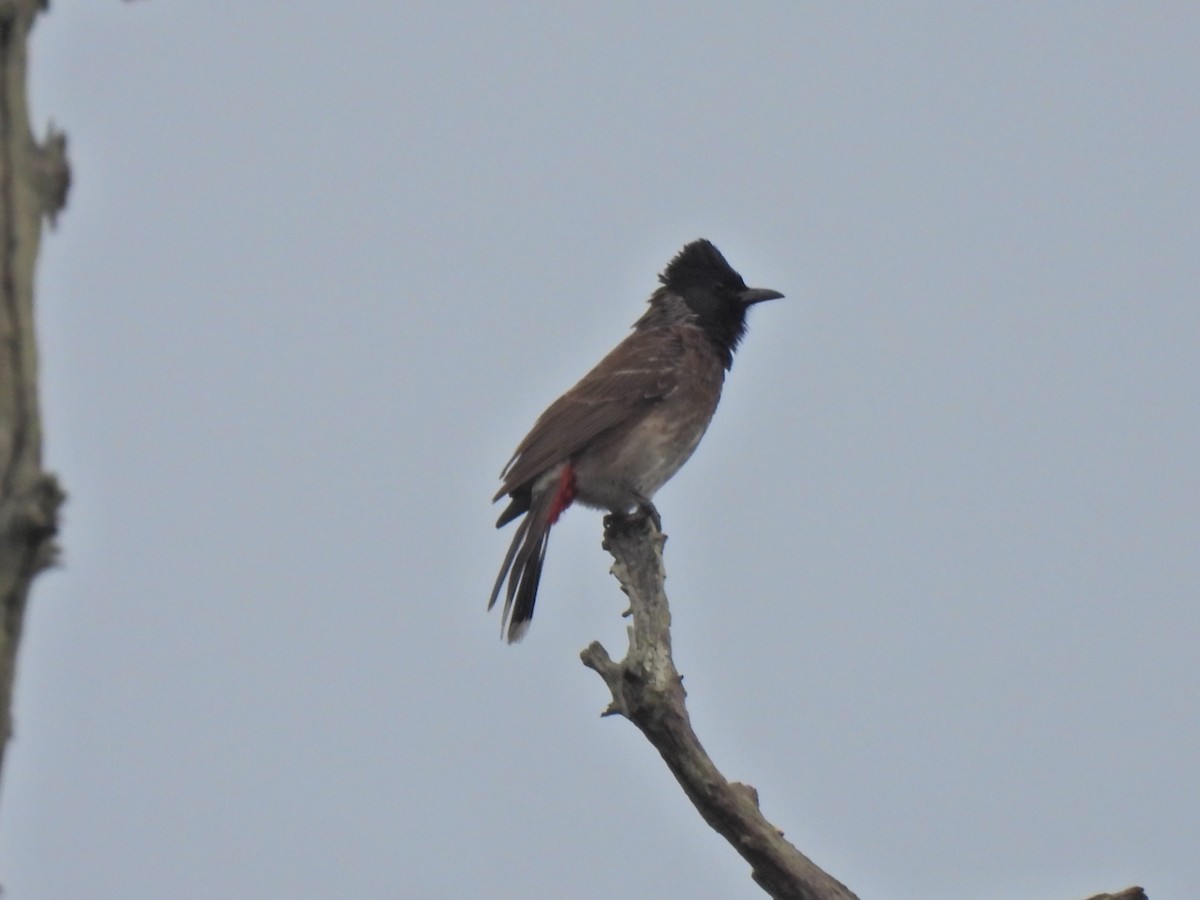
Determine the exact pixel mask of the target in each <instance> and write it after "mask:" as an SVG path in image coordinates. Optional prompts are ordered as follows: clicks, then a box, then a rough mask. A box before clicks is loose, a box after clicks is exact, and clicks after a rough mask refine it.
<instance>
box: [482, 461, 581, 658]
mask: <svg viewBox="0 0 1200 900" xmlns="http://www.w3.org/2000/svg"><path fill="white" fill-rule="evenodd" d="M547 482H548V483H547ZM538 487H540V488H541V489H540V490H538V489H535V490H533V491H532V492H531V495H530V497H529V509H528V512H526V513H525V517H524V518H523V519H521V521H520V522H519V523H518V525H517V530H516V532H515V533H514V534H513V539H512V543H511V544H509V547H508V553H506V554H505V555H504V563H503V565H501V566H500V574H499V575H497V576H496V583H495V585H493V587H492V596H491V599H490V600H488V609H491V608H492V607H493V606H495V605H496V599H497V598H498V597H499V596H500V588H501V587H503V586H504V582H505V579H507V580H508V588H507V589H506V590H505V593H504V611H503V614H502V615H501V617H500V633H501V634H505V627H506V625H507V634H506V635H505V636H506V638H507V640H508V642H509V643H510V644H514V643H516V642H517V641H519V640H521V638H523V637H524V636H525V632H526V631H528V630H529V622H530V620H531V619H532V618H533V606H534V603H536V602H537V592H538V582H539V581H540V580H541V577H542V564H543V563H544V562H545V560H546V546H547V545H548V544H549V543H550V528H551V526H552V525H554V523H555V522H557V521H558V517H559V516H560V515H562V513H563V510H565V509H566V508H567V507H568V506H570V505H571V502H572V501H573V500H574V499H575V473H574V471H573V469H572V467H571V466H570V465H569V464H567V465H563V466H562V467H561V469H560V470H559V471H557V472H554V473H553V474H552V475H551V476H550V477H547V478H546V480H545V482H543V484H541V485H539V486H538ZM522 499H523V498H522ZM506 516H508V513H507V512H506V513H505V515H502V516H501V517H500V521H499V522H498V523H497V527H500V526H502V525H503V524H504V523H505V522H506V521H509V520H510V519H511V517H509V518H506Z"/></svg>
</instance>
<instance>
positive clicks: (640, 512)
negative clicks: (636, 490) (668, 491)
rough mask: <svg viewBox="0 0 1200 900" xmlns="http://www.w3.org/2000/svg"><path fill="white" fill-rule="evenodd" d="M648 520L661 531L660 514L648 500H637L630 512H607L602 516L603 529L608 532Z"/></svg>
mask: <svg viewBox="0 0 1200 900" xmlns="http://www.w3.org/2000/svg"><path fill="white" fill-rule="evenodd" d="M647 521H649V522H650V523H652V524H653V525H654V528H655V530H656V531H659V532H661V531H662V516H660V515H659V513H658V508H657V507H655V505H654V504H653V503H651V502H650V501H649V500H638V501H637V506H635V507H634V508H633V510H632V511H630V512H619V513H616V512H615V513H609V514H608V515H607V516H605V517H604V531H605V533H606V534H607V533H609V532H612V531H618V530H621V529H624V528H628V527H630V526H635V525H639V524H641V523H644V522H647Z"/></svg>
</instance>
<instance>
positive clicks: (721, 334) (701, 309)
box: [658, 240, 783, 369]
mask: <svg viewBox="0 0 1200 900" xmlns="http://www.w3.org/2000/svg"><path fill="white" fill-rule="evenodd" d="M658 280H659V281H661V282H662V283H663V285H664V287H666V288H667V290H669V291H671V292H672V293H675V294H678V295H679V296H681V297H682V298H683V299H684V302H686V303H687V305H688V307H689V308H690V309H691V311H692V312H693V313H694V314H695V316H696V319H697V321H698V322H699V324H700V327H702V328H703V329H704V330H705V332H706V333H707V334H708V336H709V337H711V338H712V339H713V342H714V343H715V344H716V345H717V348H718V349H719V350H720V351H721V352H722V353H723V354H724V360H725V368H727V369H728V368H729V366H730V365H731V364H732V362H733V351H734V350H736V349H737V345H738V343H739V342H740V341H741V339H742V337H743V336H744V335H745V333H746V310H747V309H748V308H749V307H750V306H751V305H752V304H755V303H760V302H762V301H763V300H776V299H778V298H780V297H782V296H783V294H781V293H779V291H772V290H769V289H767V288H748V287H746V282H745V281H743V280H742V276H741V275H739V274H738V273H737V271H736V270H735V269H734V268H733V266H731V265H729V263H728V262H726V261H725V257H724V256H722V255H721V251H720V250H718V249H717V248H716V247H714V246H713V245H712V244H711V243H710V242H709V241H706V240H699V241H692V242H691V243H690V244H688V245H687V246H685V247H684V248H683V249H682V250H680V251H679V254H678V255H677V256H676V257H675V258H674V259H673V260H671V262H670V263H669V264H668V265H667V268H666V271H664V272H663V273H662V274H661V275H659V276H658Z"/></svg>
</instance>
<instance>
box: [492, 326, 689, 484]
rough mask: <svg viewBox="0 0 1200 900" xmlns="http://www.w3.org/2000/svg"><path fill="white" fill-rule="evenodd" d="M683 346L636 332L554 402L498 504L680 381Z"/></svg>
mask: <svg viewBox="0 0 1200 900" xmlns="http://www.w3.org/2000/svg"><path fill="white" fill-rule="evenodd" d="M682 355H683V345H682V343H681V342H680V341H679V340H677V339H672V337H671V336H670V335H669V334H668V333H667V332H665V331H664V330H662V329H657V328H652V329H645V330H639V331H635V332H634V333H633V334H631V335H629V337H627V338H625V340H623V341H621V343H619V344H617V346H616V347H614V348H613V349H612V351H611V352H610V353H609V354H608V355H607V356H606V357H604V359H602V360H600V362H599V363H597V364H596V367H595V368H594V369H592V371H590V372H588V373H587V375H585V376H583V378H582V379H581V380H580V381H579V383H578V384H576V385H575V386H574V387H573V388H571V389H570V390H569V391H567V392H566V393H565V394H563V395H562V396H561V397H559V398H558V399H557V400H555V401H554V402H553V403H551V404H550V406H549V408H548V409H547V410H546V411H545V412H544V413H542V415H541V417H540V418H538V420H537V422H535V423H534V426H533V428H532V429H531V430H530V432H529V434H527V435H525V439H524V440H523V441H521V443H520V445H519V446H518V447H517V449H516V452H514V453H513V455H512V458H511V459H510V460H509V461H508V464H507V465H506V466H505V467H504V471H503V472H501V473H500V477H501V478H503V479H504V486H503V487H502V488H500V490H499V492H497V494H496V496H495V497H494V498H493V499H494V500H499V499H500V498H501V497H503V496H504V495H505V494H508V493H511V492H512V491H514V490H516V489H517V488H520V487H521V486H522V485H524V484H526V483H527V482H529V481H531V480H532V479H534V478H536V477H537V476H538V475H540V474H541V473H542V472H544V471H545V470H546V469H548V468H550V467H551V466H553V465H555V464H557V463H559V462H561V461H562V460H564V459H566V458H568V457H570V456H572V455H574V454H575V453H577V452H579V451H580V450H581V449H583V448H584V447H585V446H587V444H588V443H590V442H591V441H593V440H595V439H596V438H597V437H599V436H600V435H601V434H603V433H604V432H606V431H608V430H609V429H610V428H613V427H615V426H616V425H618V424H622V423H630V424H632V423H633V422H635V421H636V420H638V419H640V418H641V416H642V415H644V414H645V413H646V412H648V411H649V410H650V409H651V408H653V407H654V405H655V404H656V403H658V402H659V401H661V400H662V399H663V398H664V397H666V396H667V395H668V394H670V393H671V391H673V390H674V389H675V387H676V385H677V383H678V378H677V375H676V373H677V371H678V361H679V358H680V357H681V356H682Z"/></svg>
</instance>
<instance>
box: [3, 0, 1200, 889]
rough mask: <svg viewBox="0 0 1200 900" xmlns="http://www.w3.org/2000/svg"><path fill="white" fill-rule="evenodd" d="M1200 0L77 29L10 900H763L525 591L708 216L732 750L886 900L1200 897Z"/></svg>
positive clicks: (463, 12)
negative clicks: (553, 447)
mask: <svg viewBox="0 0 1200 900" xmlns="http://www.w3.org/2000/svg"><path fill="white" fill-rule="evenodd" d="M1197 48H1200V7H1198V6H1196V5H1195V4H1188V3H1138V4H1118V3H1098V2H1087V3H1057V4H994V5H992V4H989V5H983V4H958V3H942V4H929V3H907V4H874V5H861V4H840V3H836V4H835V3H830V4H821V5H815V4H783V3H755V4H684V3H674V4H672V3H658V4H634V3H611V4H594V3H586V4H585V3H569V4H568V3H563V4H542V5H541V6H540V8H538V9H533V10H531V9H523V10H521V11H516V10H515V9H511V8H510V9H507V10H503V9H500V8H499V5H493V4H484V3H474V4H469V3H468V4H441V3H439V4H424V5H419V6H418V5H417V4H408V3H404V4H384V3H374V4H357V5H355V4H350V5H346V6H342V7H338V6H337V5H331V4H329V3H328V2H324V3H317V2H286V3H284V2H267V3H255V4H230V3H212V2H209V3H203V2H202V3H191V4H184V3H174V2H167V0H155V2H146V3H135V4H126V3H118V2H103V3H98V2H95V0H88V2H79V0H56V2H55V3H54V5H53V8H52V9H51V11H50V13H49V14H48V15H47V16H45V17H43V18H42V19H41V20H40V21H39V23H38V25H37V27H36V29H35V33H34V36H33V42H32V73H31V92H32V111H33V116H34V120H35V122H37V123H38V129H39V131H42V130H44V125H45V123H47V122H48V121H50V120H52V121H53V122H54V123H55V124H56V125H58V126H60V127H62V128H63V129H65V130H66V131H67V133H68V135H69V138H70V155H71V159H72V164H73V168H74V183H73V186H72V190H71V195H70V200H69V206H68V208H67V209H66V211H65V212H64V214H63V215H62V216H61V218H60V223H59V227H58V230H57V231H56V232H55V233H53V234H50V235H49V236H48V239H47V240H46V241H45V243H44V244H43V247H42V255H41V260H40V264H39V309H38V315H39V326H40V341H41V353H42V355H41V362H42V389H43V399H44V407H45V421H46V433H47V444H46V452H47V464H48V467H49V468H50V469H52V470H53V471H55V472H57V473H58V474H59V475H60V477H61V478H62V480H63V482H64V485H65V487H66V488H67V489H68V490H69V492H70V499H69V503H68V505H67V506H66V508H65V510H64V529H63V533H62V543H63V546H64V564H63V567H62V568H61V569H59V570H57V571H54V572H51V573H48V574H46V575H44V576H42V577H41V578H40V579H39V580H38V582H37V585H36V588H35V591H34V595H33V600H32V608H31V613H30V616H29V620H28V630H27V634H26V636H25V641H24V644H23V646H22V648H21V660H20V675H19V684H18V696H17V709H16V714H17V735H16V739H15V741H14V742H13V743H12V745H11V747H10V750H9V755H8V759H7V765H6V767H5V771H4V773H3V776H4V780H3V796H2V802H0V882H2V883H3V886H4V890H5V896H6V897H10V898H13V900H78V898H88V900H129V898H138V900H140V898H167V897H169V898H172V900H192V898H195V900H200V898H204V900H209V898H213V897H221V898H226V897H228V898H259V897H262V898H276V897H278V898H300V900H309V898H312V900H317V898H321V900H324V898H330V897H349V898H428V897H446V898H451V897H454V898H458V897H487V898H530V897H564V898H566V897H569V898H580V900H600V898H612V897H669V898H696V900H717V898H722V900H723V898H743V897H744V898H754V897H759V896H762V895H761V894H760V892H759V890H758V888H756V887H755V886H754V884H753V883H752V882H751V881H750V878H749V874H748V869H747V866H746V865H745V864H744V863H743V862H742V861H741V859H740V858H739V857H737V856H736V855H735V853H734V852H733V851H732V849H730V848H729V847H728V846H727V845H725V843H724V842H723V841H722V840H721V839H720V838H719V837H717V836H716V835H715V834H714V833H713V832H711V831H710V830H709V829H708V828H707V826H705V825H704V823H703V822H702V821H701V819H700V818H699V816H698V815H697V814H696V812H695V811H694V809H693V808H692V807H691V806H690V804H689V803H688V802H687V801H686V799H685V798H684V796H683V794H682V792H681V791H680V790H679V788H678V787H677V785H676V784H675V782H674V781H673V780H672V779H671V777H670V775H669V774H668V773H667V771H666V769H665V767H664V766H663V765H662V762H661V760H660V759H659V758H658V757H657V755H656V754H655V753H654V752H653V750H652V749H651V748H650V746H649V745H648V744H647V743H646V742H645V741H644V739H643V738H642V737H641V735H640V734H639V733H638V732H637V731H636V730H635V729H634V728H633V727H632V726H631V725H629V724H628V723H626V722H624V721H621V720H617V719H603V720H602V719H600V718H599V715H598V714H599V712H600V711H601V709H602V708H603V707H604V705H605V702H606V699H607V694H606V690H605V688H604V685H603V683H602V682H601V681H600V679H599V678H598V677H597V676H596V675H595V674H594V673H593V672H590V671H588V670H586V669H584V668H583V666H582V665H581V664H580V663H579V660H578V652H579V651H580V650H581V649H582V648H583V647H584V646H586V645H587V644H588V643H589V642H590V641H592V640H594V639H600V640H602V641H603V642H604V643H605V644H606V645H607V646H608V648H609V650H610V651H612V652H613V653H614V654H619V653H621V652H623V650H624V647H625V638H624V624H623V622H622V620H621V618H620V615H619V614H620V612H621V610H622V609H623V608H624V605H623V603H622V600H623V597H622V596H621V594H620V593H619V591H618V589H617V586H616V583H615V581H614V580H613V579H612V578H611V576H610V575H608V567H609V565H610V563H611V560H610V559H609V557H608V556H607V555H606V554H604V553H603V552H602V550H601V549H600V536H601V524H600V516H599V515H598V514H596V513H594V512H591V511H586V510H571V511H570V512H569V513H568V514H567V515H566V516H565V517H564V520H563V522H562V523H561V525H560V527H559V528H558V529H557V531H556V533H555V535H554V539H553V540H552V542H551V548H550V554H549V559H548V565H547V572H546V575H545V578H544V581H543V586H542V593H541V598H540V601H539V607H538V611H537V616H536V618H535V620H534V623H533V628H532V629H531V631H530V633H529V636H528V637H527V639H526V640H525V642H524V643H523V644H521V645H519V646H516V647H509V646H506V645H504V644H503V643H502V642H501V641H500V640H499V628H500V623H499V617H498V616H497V615H496V614H495V613H494V612H493V614H491V615H488V614H487V613H485V611H484V606H485V602H486V599H487V595H488V591H489V589H490V588H491V585H492V580H493V578H494V577H495V573H496V570H497V568H498V566H499V564H500V561H501V558H502V556H503V553H504V550H505V548H506V546H507V541H508V534H507V533H497V532H496V531H495V530H494V529H493V523H494V519H495V516H496V515H497V513H498V510H497V509H495V508H492V507H491V506H489V502H488V501H489V498H490V497H491V495H492V493H493V492H494V490H495V488H496V487H497V485H498V482H497V475H498V473H499V471H500V468H501V466H502V464H503V463H504V461H505V459H506V458H507V457H508V455H509V454H510V452H511V451H512V448H513V447H514V446H515V444H516V443H517V441H518V440H519V439H520V438H521V437H522V435H523V434H524V433H525V431H526V430H527V429H528V427H529V426H530V425H531V424H532V422H533V420H534V418H536V416H537V414H538V413H539V412H540V411H541V410H542V408H544V406H545V405H546V404H547V403H549V402H550V401H551V400H553V399H554V397H556V396H557V395H558V394H559V393H560V392H561V391H562V390H564V389H565V388H567V387H569V386H570V385H571V384H572V383H573V382H574V381H575V380H576V379H577V378H578V377H579V376H580V375H582V374H583V373H584V372H585V371H586V370H587V369H588V368H589V367H590V366H591V365H592V364H593V363H594V362H595V361H596V360H598V359H599V357H600V356H601V355H602V354H603V353H604V352H605V351H606V350H608V349H609V348H610V347H611V346H612V345H613V344H615V343H616V342H617V341H618V340H620V339H621V338H622V337H623V336H624V335H625V333H626V332H627V329H628V327H629V325H630V324H631V323H632V322H633V321H634V320H635V319H636V318H637V317H638V316H639V315H640V314H641V312H642V309H643V306H644V302H645V299H646V297H647V296H648V295H649V293H650V292H651V290H652V289H653V288H654V286H655V276H656V274H657V273H658V272H659V271H660V270H661V269H662V267H663V265H664V264H665V263H666V261H667V260H668V259H669V258H670V257H671V255H672V254H674V253H675V252H676V251H677V250H678V249H679V247H680V246H682V245H683V244H684V243H685V242H687V241H689V240H692V239H694V238H697V237H707V238H710V239H712V240H713V241H714V242H715V243H716V244H717V245H718V246H719V247H720V248H721V249H722V250H723V251H724V252H725V254H726V255H727V256H728V258H729V259H730V261H731V262H732V264H733V265H734V266H735V267H736V268H738V269H739V270H740V271H741V272H742V274H743V275H744V276H745V277H746V280H747V282H748V283H750V284H753V285H759V286H765V287H772V288H776V289H778V290H781V291H783V292H784V293H786V294H787V299H786V300H783V301H780V302H778V303H772V304H766V305H763V306H760V307H756V308H755V309H754V310H753V312H752V314H751V321H750V332H749V335H748V337H747V339H746V341H745V343H744V345H743V348H742V350H741V352H740V354H739V356H738V358H737V360H736V361H735V365H734V368H733V371H732V373H731V375H730V379H729V381H728V383H727V389H726V392H725V396H724V399H723V401H722V406H721V409H720V410H719V411H718V413H717V416H716V419H715V421H714V424H713V426H712V428H711V429H710V431H709V433H708V435H707V437H706V438H705V441H704V443H703V444H702V445H701V448H700V450H699V451H698V452H697V454H696V455H695V457H694V458H693V459H692V460H691V462H690V463H689V464H688V465H687V466H686V467H685V468H684V469H683V471H682V472H681V473H680V474H679V475H678V476H677V477H676V478H675V480H674V481H673V482H672V483H671V484H669V485H668V486H667V487H666V488H665V489H664V490H663V491H662V492H661V493H660V494H659V495H658V498H657V500H658V506H659V509H660V510H661V512H662V515H663V521H664V528H665V530H666V531H667V533H668V534H669V535H670V540H669V542H668V543H667V548H666V565H667V571H668V573H669V580H668V589H669V592H670V595H671V599H672V604H673V611H674V617H675V629H674V637H675V651H676V659H677V663H678V665H679V667H680V669H681V671H683V672H684V674H685V676H686V679H687V682H686V683H687V686H688V690H689V703H690V708H691V711H692V715H693V720H694V724H695V726H696V729H697V731H698V732H699V734H700V737H701V739H702V740H703V741H704V743H705V746H706V747H707V749H708V750H709V751H710V753H711V754H712V756H713V758H714V759H715V761H716V762H717V764H718V765H719V766H720V767H721V768H722V769H723V771H724V772H725V773H726V774H727V775H728V776H729V777H731V778H735V779H738V780H742V781H746V782H748V783H750V784H753V785H755V786H756V787H757V788H758V789H759V791H760V793H761V797H762V805H763V808H764V811H765V812H766V814H767V816H768V817H769V818H770V819H771V820H772V821H773V822H775V823H776V824H777V825H778V826H779V827H781V828H783V829H784V830H785V831H786V833H787V835H788V836H789V838H790V839H791V840H792V841H793V842H794V843H795V844H796V845H797V846H798V847H799V848H800V849H801V850H803V851H804V852H805V853H807V854H809V855H810V856H811V857H812V858H813V859H814V860H815V861H816V862H818V863H819V864H821V865H822V866H824V867H825V868H827V869H828V870H829V871H830V872H831V873H832V874H834V875H835V876H836V877H838V878H839V879H841V880H842V881H844V882H845V883H847V884H848V885H849V886H850V887H851V888H852V889H854V890H855V891H857V892H858V893H859V894H860V895H861V896H862V897H863V898H864V900H866V898H919V900H962V898H980V900H1008V898H1012V900H1017V898H1031V897H1038V898H1052V900H1060V898H1061V900H1070V898H1082V897H1085V896H1088V895H1090V894H1091V893H1093V892H1096V891H1100V890H1112V889H1117V888H1121V887H1124V886H1127V885H1129V884H1132V883H1140V884H1143V885H1145V886H1146V887H1147V888H1148V889H1149V891H1150V894H1151V896H1152V897H1153V898H1154V900H1170V898H1189V897H1195V896H1196V893H1195V892H1196V886H1197V884H1200V853H1197V846H1198V844H1197V837H1198V836H1200V777H1198V776H1197V772H1198V771H1200V691H1198V683H1200V602H1198V601H1200V596H1198V595H1200V476H1198V474H1197V470H1198V460H1200V375H1198V363H1197V359H1198V356H1200V353H1198V351H1200V53H1198V52H1197Z"/></svg>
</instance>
